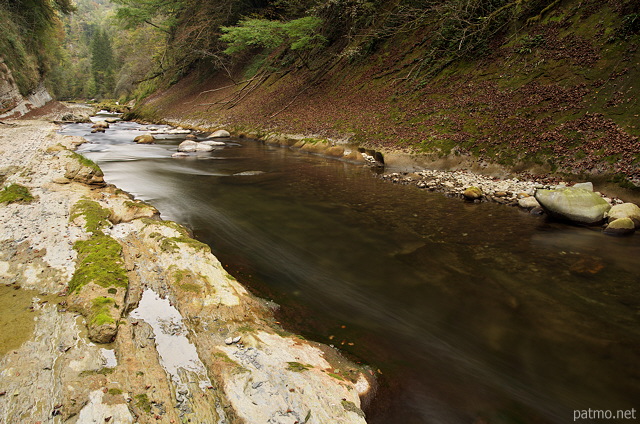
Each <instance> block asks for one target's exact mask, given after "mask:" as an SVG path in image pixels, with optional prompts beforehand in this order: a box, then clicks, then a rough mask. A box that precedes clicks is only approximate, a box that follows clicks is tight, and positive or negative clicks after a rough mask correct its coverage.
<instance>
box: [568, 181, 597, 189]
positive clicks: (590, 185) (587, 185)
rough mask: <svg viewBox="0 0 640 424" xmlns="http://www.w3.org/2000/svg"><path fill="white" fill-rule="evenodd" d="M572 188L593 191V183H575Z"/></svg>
mask: <svg viewBox="0 0 640 424" xmlns="http://www.w3.org/2000/svg"><path fill="white" fill-rule="evenodd" d="M573 188H583V189H585V190H589V191H593V183H591V182H586V183H576V184H574V185H573Z"/></svg>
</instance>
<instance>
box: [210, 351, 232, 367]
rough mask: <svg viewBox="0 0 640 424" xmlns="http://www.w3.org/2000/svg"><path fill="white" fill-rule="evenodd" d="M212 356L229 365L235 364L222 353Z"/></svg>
mask: <svg viewBox="0 0 640 424" xmlns="http://www.w3.org/2000/svg"><path fill="white" fill-rule="evenodd" d="M213 356H214V357H216V358H218V359H220V360H222V361H224V362H227V363H229V364H236V362H235V361H234V360H233V359H231V358H229V356H228V355H227V354H226V353H224V352H216V353H214V354H213Z"/></svg>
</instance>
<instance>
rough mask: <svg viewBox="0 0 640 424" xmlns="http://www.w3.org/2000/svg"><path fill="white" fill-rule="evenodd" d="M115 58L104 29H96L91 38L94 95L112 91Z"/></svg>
mask: <svg viewBox="0 0 640 424" xmlns="http://www.w3.org/2000/svg"><path fill="white" fill-rule="evenodd" d="M114 70H115V60H114V57H113V48H112V46H111V39H110V37H109V35H108V34H107V33H106V31H104V30H102V29H98V30H97V31H96V32H95V33H94V35H93V38H92V40H91V73H92V76H93V79H94V81H95V89H96V92H95V93H94V95H95V96H98V97H106V96H110V95H111V94H112V93H113V88H114V76H113V74H114Z"/></svg>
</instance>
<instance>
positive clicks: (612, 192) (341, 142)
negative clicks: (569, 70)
mask: <svg viewBox="0 0 640 424" xmlns="http://www.w3.org/2000/svg"><path fill="white" fill-rule="evenodd" d="M162 123H164V124H168V125H170V126H173V127H179V128H189V129H191V130H192V131H194V132H197V133H201V134H208V133H212V132H214V131H215V130H218V129H219V128H218V127H205V126H203V125H204V124H202V123H197V122H194V121H189V120H179V119H169V120H163V121H162ZM229 131H230V133H231V134H232V136H233V137H238V138H250V139H254V140H256V141H258V142H262V143H265V144H268V145H272V146H278V147H281V148H289V149H292V150H298V151H301V152H304V153H308V154H315V155H320V156H323V157H326V158H331V159H335V160H341V161H345V162H349V163H352V164H354V165H363V166H368V167H371V168H372V169H373V170H374V171H375V173H376V174H377V175H379V177H380V178H381V179H383V180H385V181H389V182H391V183H394V184H403V185H413V186H416V187H417V188H419V189H424V190H427V191H432V192H439V193H443V194H444V195H445V196H447V197H455V198H460V199H462V200H465V201H470V202H474V203H480V202H494V203H498V204H503V205H507V206H512V207H518V208H520V209H523V210H525V211H529V212H530V213H532V214H535V215H546V213H547V211H546V210H545V208H543V207H542V206H541V205H540V203H539V202H538V201H537V200H536V198H535V193H536V190H540V189H542V190H555V189H563V188H567V187H573V186H576V187H583V188H584V187H588V190H589V191H595V193H596V194H597V195H598V196H599V197H601V198H602V199H604V200H605V201H606V202H607V203H608V204H609V205H610V206H616V205H621V204H623V203H634V204H638V203H640V195H639V194H638V193H637V192H636V191H633V190H630V189H625V188H623V187H620V186H618V185H616V184H613V183H610V182H608V181H607V180H606V179H604V181H603V178H600V177H594V179H593V181H595V182H591V181H590V180H586V179H585V177H582V178H578V177H575V176H574V177H570V178H562V177H560V176H558V175H554V174H552V173H549V172H546V171H545V170H544V169H541V168H539V167H534V168H530V169H529V170H528V171H522V172H519V173H514V172H512V171H510V170H508V169H507V168H505V167H503V166H501V165H499V164H495V163H489V162H485V161H479V160H477V159H474V158H472V157H470V156H468V155H467V156H458V155H453V156H452V155H449V156H446V157H434V156H433V155H411V154H408V153H406V152H404V151H391V152H384V154H383V152H379V151H376V150H371V149H365V148H361V147H358V146H354V145H351V144H350V143H349V140H348V139H326V138H316V137H315V136H307V135H304V134H283V133H279V132H270V131H251V130H250V131H245V130H242V129H237V128H229ZM576 184H578V185H576ZM469 189H471V191H469ZM477 189H479V190H477ZM605 218H606V216H605ZM604 221H606V220H603V221H602V223H604V224H605V225H604V227H603V228H606V222H604Z"/></svg>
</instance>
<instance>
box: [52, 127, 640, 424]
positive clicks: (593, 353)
mask: <svg viewBox="0 0 640 424" xmlns="http://www.w3.org/2000/svg"><path fill="white" fill-rule="evenodd" d="M136 128H137V125H136V124H132V123H126V122H122V123H117V124H113V125H112V128H111V129H109V130H107V132H106V133H105V134H89V126H88V125H83V124H77V125H73V126H69V127H66V128H65V129H64V131H63V133H66V134H74V135H87V139H89V140H90V141H92V142H93V144H85V145H83V146H82V147H81V149H80V152H81V153H83V154H85V155H86V156H87V157H89V158H91V159H93V160H95V161H96V162H98V163H99V165H100V166H101V168H102V169H103V170H104V172H105V179H106V180H107V181H108V182H110V183H113V184H116V185H117V186H118V187H120V188H122V189H123V190H126V191H128V192H130V193H132V194H134V195H135V196H136V197H137V198H140V199H142V200H145V201H148V202H150V203H151V204H153V205H154V206H156V207H157V208H158V209H159V210H160V211H161V213H162V216H163V218H166V219H172V220H175V221H178V222H181V223H183V224H186V225H187V226H189V227H190V228H192V229H193V230H194V233H195V235H196V237H197V238H198V239H200V240H202V241H204V242H206V243H208V244H209V245H210V246H211V247H212V250H213V252H214V253H215V254H216V256H218V258H219V259H220V260H221V262H222V263H223V264H224V265H225V266H226V267H227V269H228V270H229V271H230V272H231V273H232V274H233V275H234V276H236V277H237V278H238V279H239V280H240V281H242V282H243V283H245V284H247V285H249V287H250V288H251V289H252V290H253V291H254V292H256V293H257V294H259V295H261V296H263V297H266V298H270V299H273V300H275V301H276V302H277V303H279V304H281V305H282V308H281V310H280V312H279V314H280V319H281V321H282V322H283V323H285V324H286V326H288V328H289V329H291V330H294V331H297V332H300V333H302V334H303V335H305V336H306V337H308V338H312V339H315V340H318V341H321V342H324V343H327V344H333V345H335V346H336V347H337V348H339V349H341V350H342V351H343V352H345V353H346V354H348V355H351V356H352V357H353V358H355V359H356V360H360V361H362V362H364V363H367V364H370V365H371V366H372V367H373V369H374V370H376V373H377V374H378V376H379V380H380V388H379V392H378V396H377V397H376V398H375V399H374V400H373V402H372V403H371V404H370V405H369V406H368V408H367V413H368V421H369V422H370V423H380V424H382V423H384V424H395V423H403V424H407V423H483V422H487V423H567V422H571V421H573V410H574V409H588V408H591V409H612V410H614V409H615V410H617V409H629V408H633V407H635V408H636V410H637V409H640V402H639V401H638V399H640V325H639V322H640V320H639V318H640V281H639V275H640V273H639V272H638V265H637V258H638V257H639V255H640V236H638V235H636V236H633V237H628V238H612V237H606V236H604V235H603V234H601V232H600V231H599V230H598V229H588V228H582V227H572V226H566V225H560V224H554V223H548V222H546V221H545V220H544V219H543V218H540V217H535V216H531V215H529V214H527V213H524V212H522V211H520V210H517V209H513V208H509V207H506V206H501V205H497V204H479V205H478V204H467V203H464V202H462V201H460V200H457V199H448V198H445V197H444V196H442V195H441V194H437V193H428V192H425V191H421V190H419V189H417V188H415V187H406V186H397V185H392V184H389V183H387V182H384V181H381V180H379V179H378V178H376V177H375V176H374V175H373V174H372V173H371V172H370V171H369V170H368V169H366V168H362V167H359V166H355V165H351V164H347V163H343V162H340V161H337V160H328V159H324V158H321V157H318V156H314V155H309V154H303V153H298V152H294V151H291V150H288V149H283V148H276V147H270V146H265V145H263V144H260V143H257V142H254V141H251V140H234V142H233V143H230V144H229V145H228V146H226V147H221V148H217V149H216V150H215V151H214V152H211V153H200V154H198V155H195V156H192V157H189V158H171V157H170V156H171V154H172V153H173V152H175V149H176V146H175V145H176V144H177V143H178V142H179V139H180V137H179V136H174V137H166V138H165V139H163V140H160V141H159V143H158V144H156V145H135V144H134V143H132V140H133V138H134V137H135V136H136V135H138V134H140V132H138V131H136ZM247 171H263V172H264V173H262V174H257V175H236V174H239V173H243V172H245V173H246V172H247ZM249 174H252V173H249ZM483 420H484V421H483ZM609 422H615V421H609Z"/></svg>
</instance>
